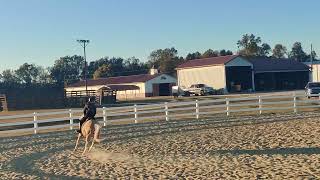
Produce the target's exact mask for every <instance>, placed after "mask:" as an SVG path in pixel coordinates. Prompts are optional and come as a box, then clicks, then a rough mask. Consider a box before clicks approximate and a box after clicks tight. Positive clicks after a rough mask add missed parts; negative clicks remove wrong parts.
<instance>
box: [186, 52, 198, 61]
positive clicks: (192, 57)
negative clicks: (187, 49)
mask: <svg viewBox="0 0 320 180" xmlns="http://www.w3.org/2000/svg"><path fill="white" fill-rule="evenodd" d="M200 58H201V53H199V52H198V51H197V52H195V53H189V54H188V55H187V56H186V60H193V59H200Z"/></svg>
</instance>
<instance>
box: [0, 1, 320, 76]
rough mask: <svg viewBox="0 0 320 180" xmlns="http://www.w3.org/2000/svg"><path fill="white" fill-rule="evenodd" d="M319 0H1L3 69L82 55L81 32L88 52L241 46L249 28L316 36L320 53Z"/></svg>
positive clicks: (277, 36)
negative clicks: (238, 44) (88, 41)
mask: <svg viewBox="0 0 320 180" xmlns="http://www.w3.org/2000/svg"><path fill="white" fill-rule="evenodd" d="M319 7H320V1H318V0H306V1H299V0H297V1H295V0H266V1H258V0H223V1H222V0H158V1H156V0H0V23H1V25H0V40H1V43H0V61H1V66H0V70H3V69H8V68H17V67H18V66H19V65H21V64H22V63H24V62H28V63H36V64H38V65H42V66H50V65H52V64H53V63H54V60H55V59H58V58H59V57H62V56H65V55H74V54H79V55H82V49H81V47H80V45H79V44H77V42H76V39H79V38H86V39H90V40H91V43H90V44H89V46H88V60H89V61H91V60H96V59H98V58H100V57H103V56H121V57H125V58H127V57H131V56H136V57H138V58H140V59H141V60H142V61H146V60H147V57H148V55H149V54H150V52H151V51H152V50H155V49H158V48H166V47H175V48H176V49H177V50H178V52H179V55H182V56H185V55H186V54H187V53H188V52H194V51H200V52H202V51H204V50H205V49H208V48H212V49H222V48H224V49H230V50H233V51H235V50H237V46H236V42H237V40H239V39H240V38H241V35H242V34H245V33H253V34H255V35H257V36H260V37H261V38H262V40H263V41H264V42H267V43H269V44H270V45H271V46H272V47H273V46H274V44H276V43H282V44H284V45H285V46H287V48H288V49H290V48H291V46H292V44H293V43H294V42H295V41H300V42H302V44H303V46H304V49H305V51H307V52H309V51H310V43H313V45H314V49H315V50H316V52H317V54H318V55H320V24H319V23H318V21H319V19H320V13H319Z"/></svg>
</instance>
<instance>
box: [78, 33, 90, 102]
mask: <svg viewBox="0 0 320 180" xmlns="http://www.w3.org/2000/svg"><path fill="white" fill-rule="evenodd" d="M77 42H78V43H80V45H81V46H82V47H83V58H84V79H85V86H86V96H87V97H88V81H87V57H86V47H87V45H88V44H89V42H90V41H89V40H85V39H79V40H77Z"/></svg>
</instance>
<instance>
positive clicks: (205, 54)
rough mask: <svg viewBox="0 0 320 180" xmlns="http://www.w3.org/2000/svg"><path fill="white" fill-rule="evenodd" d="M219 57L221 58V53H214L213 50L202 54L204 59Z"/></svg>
mask: <svg viewBox="0 0 320 180" xmlns="http://www.w3.org/2000/svg"><path fill="white" fill-rule="evenodd" d="M217 56H219V52H218V51H214V50H212V49H208V50H206V51H205V52H204V53H203V54H202V58H209V57H217Z"/></svg>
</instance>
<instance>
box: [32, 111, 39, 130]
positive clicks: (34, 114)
mask: <svg viewBox="0 0 320 180" xmlns="http://www.w3.org/2000/svg"><path fill="white" fill-rule="evenodd" d="M37 121H38V114H37V113H36V112H34V113H33V128H34V134H37V128H38V122H37Z"/></svg>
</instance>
